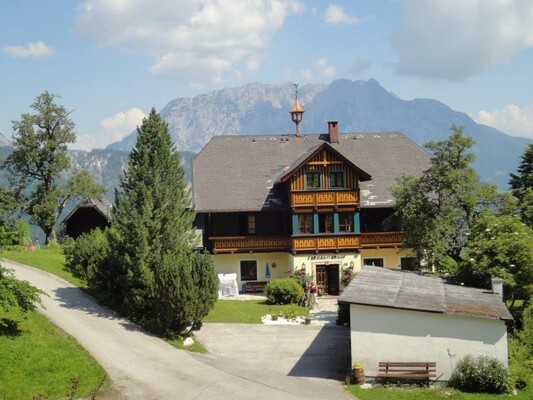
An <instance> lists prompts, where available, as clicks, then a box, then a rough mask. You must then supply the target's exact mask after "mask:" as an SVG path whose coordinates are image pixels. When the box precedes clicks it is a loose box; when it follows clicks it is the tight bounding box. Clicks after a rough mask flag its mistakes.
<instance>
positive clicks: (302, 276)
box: [290, 268, 313, 287]
mask: <svg viewBox="0 0 533 400" xmlns="http://www.w3.org/2000/svg"><path fill="white" fill-rule="evenodd" d="M290 277H291V278H293V279H296V281H297V282H298V284H299V285H300V286H301V287H304V286H305V283H306V282H307V283H309V284H310V283H311V281H312V280H313V277H312V276H311V275H308V274H307V272H306V271H305V268H300V269H298V268H296V269H295V270H294V271H292V272H291V275H290Z"/></svg>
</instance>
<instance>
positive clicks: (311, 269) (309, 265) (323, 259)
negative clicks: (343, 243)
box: [290, 253, 361, 279]
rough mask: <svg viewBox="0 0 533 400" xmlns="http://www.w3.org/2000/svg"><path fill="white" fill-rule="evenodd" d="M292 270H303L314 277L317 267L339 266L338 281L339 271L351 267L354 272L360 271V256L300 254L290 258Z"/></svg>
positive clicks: (357, 254)
mask: <svg viewBox="0 0 533 400" xmlns="http://www.w3.org/2000/svg"><path fill="white" fill-rule="evenodd" d="M290 257H291V262H292V268H293V269H300V268H302V267H303V268H305V271H306V273H307V274H311V275H313V276H316V266H317V265H334V264H337V265H338V266H339V279H340V276H341V270H342V269H346V268H349V267H350V266H351V265H353V267H354V271H360V270H361V255H360V254H359V253H321V254H312V255H309V254H300V255H295V256H292V255H291V256H290Z"/></svg>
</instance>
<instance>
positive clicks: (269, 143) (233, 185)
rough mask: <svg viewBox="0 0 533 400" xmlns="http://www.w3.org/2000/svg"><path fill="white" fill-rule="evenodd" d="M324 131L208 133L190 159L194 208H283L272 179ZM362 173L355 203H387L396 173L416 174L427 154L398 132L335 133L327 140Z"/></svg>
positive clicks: (391, 201) (311, 147)
mask: <svg viewBox="0 0 533 400" xmlns="http://www.w3.org/2000/svg"><path fill="white" fill-rule="evenodd" d="M326 139H327V135H303V136H301V137H295V136H294V135H276V136H273V135H254V136H240V135H239V136H214V137H213V138H212V139H211V140H210V141H209V143H208V144H207V145H206V146H205V147H204V148H203V149H202V151H201V152H200V153H199V154H198V155H197V156H196V158H195V159H194V161H193V198H194V203H195V208H196V211H198V212H223V211H260V210H275V209H279V208H282V209H285V208H287V207H288V204H286V201H287V200H286V195H284V194H283V191H282V190H280V189H281V188H280V187H279V186H280V185H278V184H276V182H277V181H278V180H279V179H280V178H281V177H282V176H284V175H285V174H287V173H288V172H289V171H290V170H291V168H295V163H296V162H297V160H305V159H306V157H307V156H308V155H309V154H311V153H312V152H313V151H314V150H316V149H317V148H318V147H320V146H321V145H323V144H324V143H327V142H326V141H325V140H326ZM330 145H331V147H332V148H333V149H335V150H336V151H337V152H338V153H339V154H341V155H342V156H344V157H345V158H346V159H348V160H350V161H351V162H352V163H353V164H354V165H355V166H357V167H358V168H360V169H361V170H363V171H365V172H366V173H368V174H369V175H370V176H371V177H372V179H371V180H369V181H366V182H361V185H360V192H361V207H363V208H370V207H392V206H394V204H395V201H394V198H393V196H392V194H391V193H390V188H391V187H392V186H394V185H396V177H398V176H399V175H401V174H412V175H420V174H421V173H422V172H423V171H424V170H425V169H427V168H429V163H430V156H429V154H428V153H427V152H426V151H425V150H423V149H422V148H420V147H419V146H418V145H416V144H415V143H414V142H412V141H411V140H409V139H408V138H406V137H405V136H404V135H402V134H400V133H352V134H339V143H332V144H330Z"/></svg>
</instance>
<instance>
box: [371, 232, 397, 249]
mask: <svg viewBox="0 0 533 400" xmlns="http://www.w3.org/2000/svg"><path fill="white" fill-rule="evenodd" d="M402 243H403V233H402V232H372V233H362V234H361V247H363V248H368V247H395V246H401V245H402Z"/></svg>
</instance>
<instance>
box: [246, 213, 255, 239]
mask: <svg viewBox="0 0 533 400" xmlns="http://www.w3.org/2000/svg"><path fill="white" fill-rule="evenodd" d="M248 234H249V235H255V215H248Z"/></svg>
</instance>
